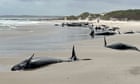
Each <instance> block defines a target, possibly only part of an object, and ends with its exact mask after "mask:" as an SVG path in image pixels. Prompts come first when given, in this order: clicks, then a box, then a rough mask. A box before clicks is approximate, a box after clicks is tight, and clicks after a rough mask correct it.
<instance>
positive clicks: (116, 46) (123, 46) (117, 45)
mask: <svg viewBox="0 0 140 84" xmlns="http://www.w3.org/2000/svg"><path fill="white" fill-rule="evenodd" d="M104 46H105V47H107V48H111V49H117V50H136V51H139V52H140V50H139V49H138V48H137V47H135V46H131V45H128V44H123V43H115V44H111V45H107V41H106V38H105V36H104Z"/></svg>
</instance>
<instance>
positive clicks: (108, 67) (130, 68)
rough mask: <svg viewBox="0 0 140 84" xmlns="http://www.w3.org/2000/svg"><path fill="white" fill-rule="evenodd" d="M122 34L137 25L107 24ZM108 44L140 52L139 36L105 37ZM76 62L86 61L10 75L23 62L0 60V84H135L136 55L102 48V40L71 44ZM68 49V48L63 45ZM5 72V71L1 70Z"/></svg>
mask: <svg viewBox="0 0 140 84" xmlns="http://www.w3.org/2000/svg"><path fill="white" fill-rule="evenodd" d="M101 23H103V24H107V25H110V26H119V27H120V28H121V30H122V31H128V30H134V31H140V28H139V27H140V24H139V23H140V22H118V21H117V22H108V21H101ZM107 39H108V42H109V44H111V43H116V42H123V43H127V44H130V45H134V46H137V47H138V48H140V44H139V43H140V34H132V35H123V34H122V35H116V36H113V37H112V36H111V37H108V38H107ZM74 43H75V45H76V52H77V56H78V57H79V58H81V59H82V58H91V59H92V60H90V61H78V62H71V63H59V64H54V65H51V66H49V67H44V68H41V69H38V70H33V71H19V72H18V71H17V72H11V71H10V68H11V66H12V65H14V64H16V63H18V62H20V61H21V60H23V59H24V58H25V57H26V55H29V54H26V53H25V54H24V55H23V56H20V57H18V56H17V57H8V56H2V57H0V66H1V67H2V68H0V71H1V72H0V84H139V83H140V80H139V79H140V52H137V51H131V50H128V51H119V50H112V49H108V48H105V47H104V45H103V38H99V39H96V40H94V39H91V40H85V41H77V42H74ZM66 46H67V47H68V48H71V44H68V45H66ZM36 55H37V56H54V57H60V58H67V57H69V56H71V51H59V52H38V53H36ZM4 69H5V70H4Z"/></svg>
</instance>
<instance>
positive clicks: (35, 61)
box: [11, 46, 91, 71]
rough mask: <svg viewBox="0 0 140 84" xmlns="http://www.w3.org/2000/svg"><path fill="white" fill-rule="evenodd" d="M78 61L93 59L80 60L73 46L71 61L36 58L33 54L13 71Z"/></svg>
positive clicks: (12, 69)
mask: <svg viewBox="0 0 140 84" xmlns="http://www.w3.org/2000/svg"><path fill="white" fill-rule="evenodd" d="M78 60H91V59H78V58H77V57H76V53H75V47H74V46H73V49H72V56H71V57H70V58H69V59H65V60H64V59H56V58H34V54H33V55H32V56H31V57H30V58H28V59H26V60H24V61H22V62H20V63H19V64H16V65H14V66H13V67H12V68H11V71H17V70H33V69H37V68H41V67H43V66H48V65H51V64H56V63H62V62H73V61H78Z"/></svg>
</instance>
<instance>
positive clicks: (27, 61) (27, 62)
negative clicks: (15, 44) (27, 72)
mask: <svg viewBox="0 0 140 84" xmlns="http://www.w3.org/2000/svg"><path fill="white" fill-rule="evenodd" d="M33 57H34V53H33V54H32V56H31V57H29V59H27V60H26V65H25V66H26V67H28V66H29V64H30V62H31V60H32V59H33Z"/></svg>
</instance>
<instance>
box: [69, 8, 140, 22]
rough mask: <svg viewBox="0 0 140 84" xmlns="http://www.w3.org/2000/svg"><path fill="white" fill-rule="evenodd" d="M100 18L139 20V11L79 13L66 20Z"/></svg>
mask: <svg viewBox="0 0 140 84" xmlns="http://www.w3.org/2000/svg"><path fill="white" fill-rule="evenodd" d="M99 17H100V18H101V19H104V20H140V9H129V10H117V11H111V12H108V13H102V14H94V13H89V12H84V13H81V14H80V15H77V16H74V15H72V16H67V19H68V20H77V19H79V18H80V19H86V18H89V19H90V20H92V19H96V18H99Z"/></svg>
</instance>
